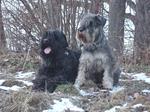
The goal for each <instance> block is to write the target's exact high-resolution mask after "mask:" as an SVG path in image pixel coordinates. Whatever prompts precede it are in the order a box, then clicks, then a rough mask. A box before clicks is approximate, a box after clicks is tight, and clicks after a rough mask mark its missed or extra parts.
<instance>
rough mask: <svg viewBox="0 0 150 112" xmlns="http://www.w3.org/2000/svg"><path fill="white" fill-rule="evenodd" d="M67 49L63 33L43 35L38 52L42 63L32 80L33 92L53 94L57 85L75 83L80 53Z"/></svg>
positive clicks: (55, 32)
mask: <svg viewBox="0 0 150 112" xmlns="http://www.w3.org/2000/svg"><path fill="white" fill-rule="evenodd" d="M67 47H68V43H67V41H66V36H65V35H64V34H63V32H61V31H58V30H54V31H46V32H45V33H44V35H43V38H42V40H41V51H40V53H41V57H42V59H43V61H42V64H41V67H40V69H39V71H38V74H37V76H36V78H35V80H33V84H34V86H33V90H42V91H44V90H48V91H49V92H53V91H54V90H55V89H56V87H57V86H58V85H59V84H66V83H74V82H75V79H76V76H77V71H78V64H79V57H80V53H77V52H74V51H72V50H69V49H67Z"/></svg>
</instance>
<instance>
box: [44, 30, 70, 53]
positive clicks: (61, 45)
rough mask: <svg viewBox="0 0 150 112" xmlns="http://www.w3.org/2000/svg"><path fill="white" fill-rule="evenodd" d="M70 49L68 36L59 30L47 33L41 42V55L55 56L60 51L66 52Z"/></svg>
mask: <svg viewBox="0 0 150 112" xmlns="http://www.w3.org/2000/svg"><path fill="white" fill-rule="evenodd" d="M67 47H68V43H67V40H66V36H65V35H64V33H63V32H61V31H58V30H51V31H46V32H44V34H43V37H42V40H41V54H42V55H46V56H49V55H53V54H56V53H57V52H58V51H64V50H65V49H66V48H67Z"/></svg>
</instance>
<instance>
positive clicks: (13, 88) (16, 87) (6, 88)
mask: <svg viewBox="0 0 150 112" xmlns="http://www.w3.org/2000/svg"><path fill="white" fill-rule="evenodd" d="M22 88H23V87H19V86H16V85H14V86H12V87H6V86H0V89H3V90H6V91H9V90H12V91H19V90H20V89H22Z"/></svg>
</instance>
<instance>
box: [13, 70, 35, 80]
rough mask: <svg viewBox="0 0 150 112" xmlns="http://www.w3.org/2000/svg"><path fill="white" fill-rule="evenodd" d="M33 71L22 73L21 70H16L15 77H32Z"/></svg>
mask: <svg viewBox="0 0 150 112" xmlns="http://www.w3.org/2000/svg"><path fill="white" fill-rule="evenodd" d="M34 73H35V72H26V73H22V71H21V72H17V75H16V76H15V78H20V79H21V78H30V77H33V74H34Z"/></svg>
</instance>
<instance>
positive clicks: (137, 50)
mask: <svg viewBox="0 0 150 112" xmlns="http://www.w3.org/2000/svg"><path fill="white" fill-rule="evenodd" d="M149 17H150V1H149V0H136V24H135V38H134V58H135V62H136V63H144V64H148V63H150V18H149Z"/></svg>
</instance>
